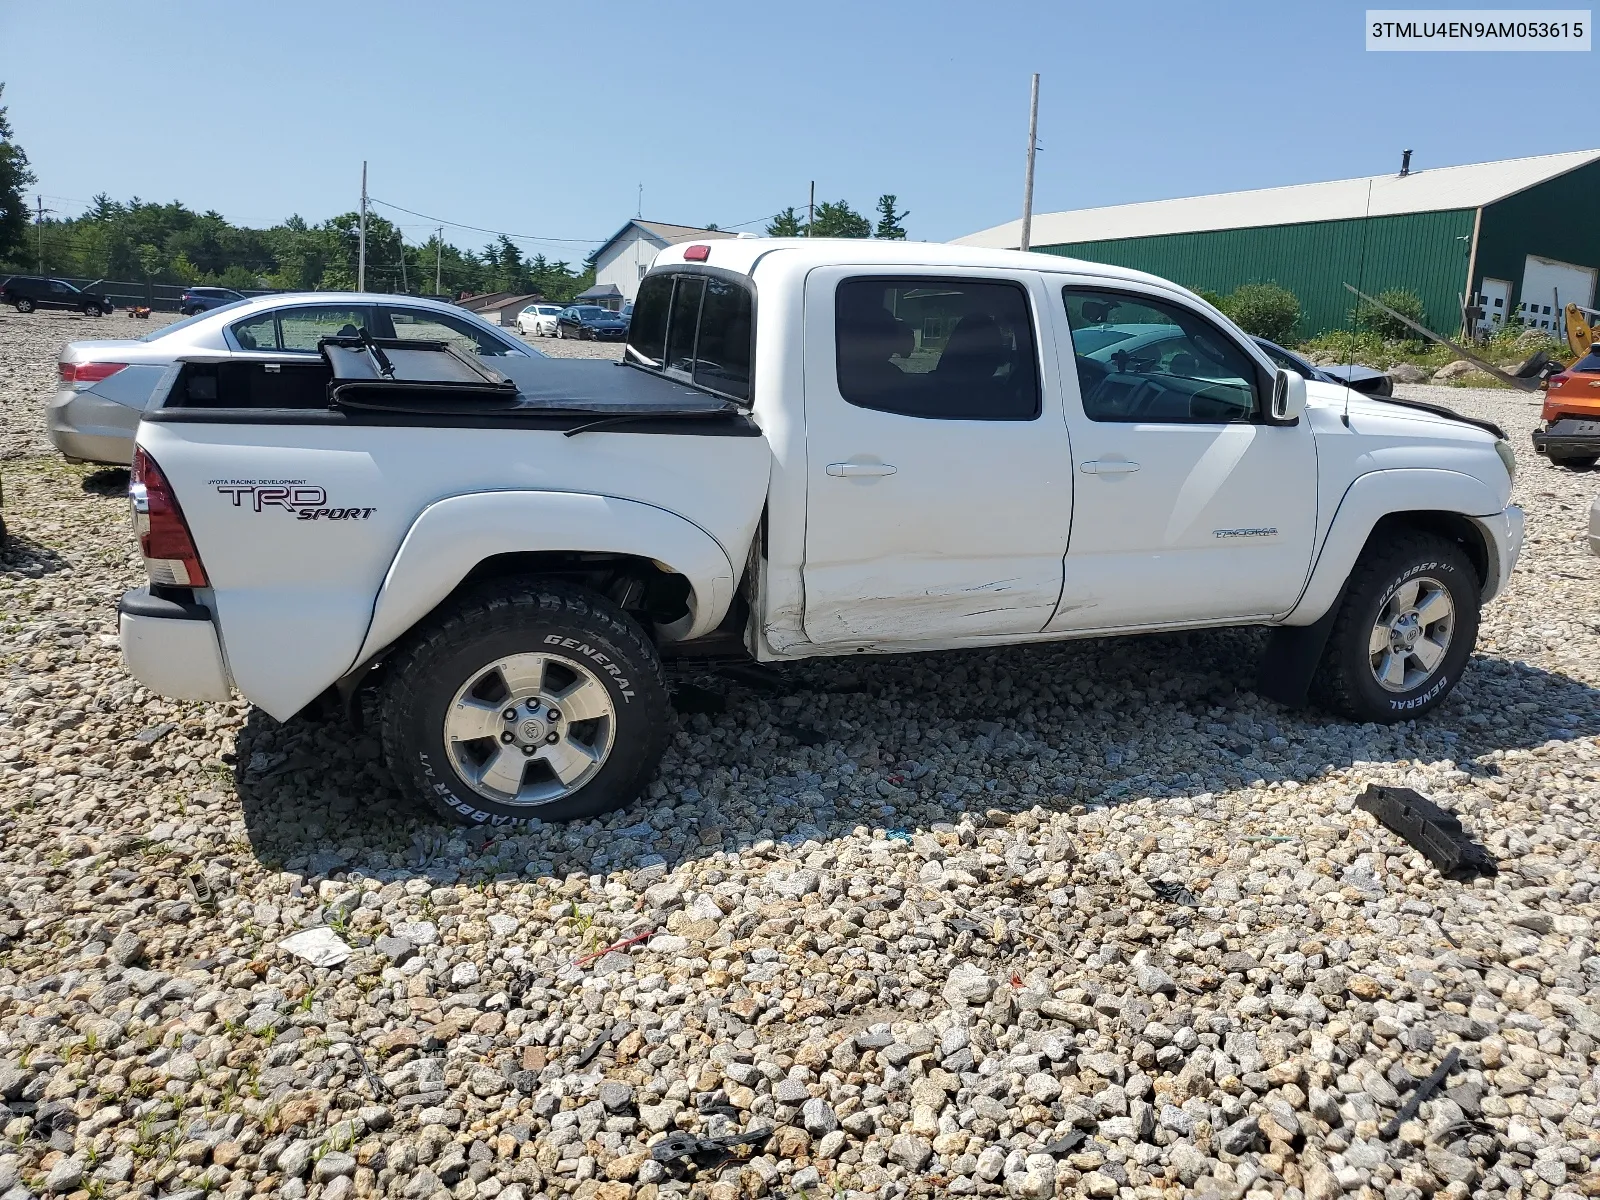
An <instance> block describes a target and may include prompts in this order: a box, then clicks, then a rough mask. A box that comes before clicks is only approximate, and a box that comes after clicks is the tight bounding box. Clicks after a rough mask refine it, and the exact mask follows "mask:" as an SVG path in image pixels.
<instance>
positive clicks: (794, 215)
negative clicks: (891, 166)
mask: <svg viewBox="0 0 1600 1200" xmlns="http://www.w3.org/2000/svg"><path fill="white" fill-rule="evenodd" d="M899 202H900V197H898V196H896V195H894V194H893V193H889V194H887V195H883V196H879V197H878V209H877V212H878V223H877V224H876V225H874V224H873V223H872V222H871V221H869V220H868V219H867V218H866V217H864V216H862V215H861V214H860V213H858V212H857V211H856V210H855V209H853V208H851V207H850V204H849V202H848V201H845V200H825V201H823V202H822V203H821V204H819V205H817V208H816V212H815V213H814V214H813V215H812V217H811V219H810V220H809V221H807V220H806V217H805V214H803V213H801V212H799V211H798V210H796V209H795V208H794V207H793V206H792V205H791V206H790V207H788V208H786V209H784V210H783V211H782V212H781V213H778V214H777V215H776V216H775V217H773V218H772V220H771V221H770V222H768V224H767V236H768V237H836V238H870V237H876V238H888V239H891V240H894V241H903V240H904V239H905V236H906V227H905V226H904V225H903V224H902V223H901V222H903V221H904V220H905V219H906V218H907V217H909V216H910V215H911V214H910V213H909V212H899V211H897V206H898V204H899Z"/></svg>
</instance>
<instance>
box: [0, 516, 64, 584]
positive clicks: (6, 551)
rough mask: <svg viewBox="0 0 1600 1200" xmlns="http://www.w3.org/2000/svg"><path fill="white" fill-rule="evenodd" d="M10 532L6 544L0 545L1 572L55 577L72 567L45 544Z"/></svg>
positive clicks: (13, 531)
mask: <svg viewBox="0 0 1600 1200" xmlns="http://www.w3.org/2000/svg"><path fill="white" fill-rule="evenodd" d="M8 529H9V530H10V531H9V532H8V533H7V535H6V539H5V544H4V545H0V572H4V573H6V574H10V575H28V576H31V577H32V578H35V579H37V578H39V577H40V576H43V575H54V574H55V573H56V572H57V571H65V570H67V569H68V568H69V567H71V566H72V564H71V563H69V562H68V561H67V560H66V559H65V558H63V557H61V555H60V554H58V553H56V552H55V551H54V550H52V549H50V547H49V546H46V545H45V544H44V543H43V542H36V541H34V540H33V539H32V538H30V537H28V536H26V535H24V534H20V533H18V532H16V530H15V528H11V527H9V526H8Z"/></svg>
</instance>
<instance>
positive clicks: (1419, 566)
mask: <svg viewBox="0 0 1600 1200" xmlns="http://www.w3.org/2000/svg"><path fill="white" fill-rule="evenodd" d="M1480 586H1481V585H1480V582H1479V580H1478V576H1477V572H1476V571H1475V570H1474V569H1473V566H1472V563H1471V561H1470V560H1469V559H1468V558H1467V556H1466V553H1465V552H1464V551H1463V550H1462V548H1461V547H1460V546H1459V545H1457V544H1456V543H1455V542H1452V541H1449V540H1447V539H1445V538H1442V537H1438V536H1436V535H1434V534H1426V533H1410V534H1401V535H1399V536H1398V537H1395V538H1394V539H1392V540H1390V541H1388V542H1386V543H1384V544H1381V545H1376V546H1369V547H1368V548H1367V550H1366V552H1365V553H1364V554H1363V555H1362V557H1361V559H1360V561H1358V562H1357V563H1356V568H1355V570H1354V571H1353V572H1352V573H1351V577H1350V585H1349V587H1348V589H1347V590H1346V592H1345V598H1344V602H1343V605H1342V606H1341V608H1340V610H1339V615H1338V617H1337V618H1336V619H1335V621H1334V626H1333V632H1332V633H1331V634H1329V636H1328V645H1327V649H1326V650H1325V651H1324V652H1323V659H1322V663H1321V665H1320V666H1319V667H1318V669H1317V674H1316V677H1315V679H1314V680H1313V682H1312V690H1313V694H1314V695H1315V696H1316V698H1317V700H1318V701H1319V702H1320V703H1322V704H1323V705H1325V706H1326V707H1328V708H1332V709H1334V710H1336V711H1338V712H1341V713H1343V714H1345V715H1346V716H1348V717H1351V718H1353V719H1355V720H1357V721H1376V722H1379V723H1380V724H1392V723H1394V722H1396V721H1406V720H1410V719H1412V718H1414V717H1420V716H1422V715H1423V714H1424V713H1426V712H1429V711H1431V710H1432V709H1435V708H1437V707H1438V706H1439V705H1440V704H1442V703H1444V699H1445V697H1446V696H1448V695H1449V694H1450V692H1451V689H1453V688H1454V687H1455V685H1456V683H1457V682H1458V681H1459V680H1460V678H1461V672H1462V670H1463V668H1464V667H1465V666H1466V663H1467V659H1468V657H1469V656H1470V655H1471V654H1472V647H1473V644H1474V642H1476V641H1477V637H1478V617H1479V605H1480V601H1479V588H1480Z"/></svg>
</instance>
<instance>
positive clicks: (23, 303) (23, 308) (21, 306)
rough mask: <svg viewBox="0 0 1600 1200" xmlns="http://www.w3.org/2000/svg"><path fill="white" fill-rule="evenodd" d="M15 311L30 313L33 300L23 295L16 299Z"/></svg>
mask: <svg viewBox="0 0 1600 1200" xmlns="http://www.w3.org/2000/svg"><path fill="white" fill-rule="evenodd" d="M17 311H18V312H19V313H31V312H32V311H33V301H32V300H29V299H28V298H27V297H26V296H24V297H23V298H22V299H21V300H18V301H17Z"/></svg>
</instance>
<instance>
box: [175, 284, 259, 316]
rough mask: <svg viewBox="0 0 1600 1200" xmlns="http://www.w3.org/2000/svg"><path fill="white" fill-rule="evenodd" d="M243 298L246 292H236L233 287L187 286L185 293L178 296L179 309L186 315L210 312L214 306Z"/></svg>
mask: <svg viewBox="0 0 1600 1200" xmlns="http://www.w3.org/2000/svg"><path fill="white" fill-rule="evenodd" d="M243 299H244V293H243V292H236V291H234V290H233V289H232V288H225V287H192V288H185V289H184V291H183V295H181V296H179V297H178V311H179V312H181V313H182V314H183V315H184V316H186V317H192V316H194V314H195V313H200V312H210V311H211V310H212V309H213V308H221V307H222V306H223V305H224V304H232V303H234V301H236V300H243Z"/></svg>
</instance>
